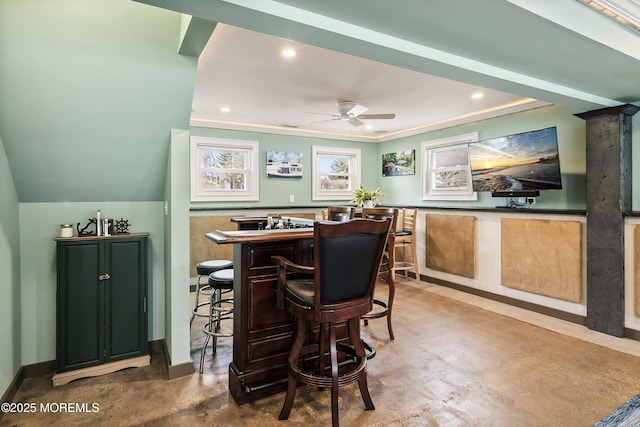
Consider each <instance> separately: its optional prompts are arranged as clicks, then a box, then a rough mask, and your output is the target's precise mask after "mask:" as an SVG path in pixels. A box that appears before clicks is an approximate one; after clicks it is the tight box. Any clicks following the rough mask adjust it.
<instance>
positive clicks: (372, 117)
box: [357, 113, 396, 120]
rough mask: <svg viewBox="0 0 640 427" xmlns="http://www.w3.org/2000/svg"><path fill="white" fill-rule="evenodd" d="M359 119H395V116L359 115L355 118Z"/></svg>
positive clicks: (389, 114)
mask: <svg viewBox="0 0 640 427" xmlns="http://www.w3.org/2000/svg"><path fill="white" fill-rule="evenodd" d="M357 117H358V118H359V119H363V120H369V119H395V118H396V115H395V114H394V113H388V114H360V115H358V116H357Z"/></svg>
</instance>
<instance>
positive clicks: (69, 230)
mask: <svg viewBox="0 0 640 427" xmlns="http://www.w3.org/2000/svg"><path fill="white" fill-rule="evenodd" d="M60 237H73V224H62V225H61V226H60Z"/></svg>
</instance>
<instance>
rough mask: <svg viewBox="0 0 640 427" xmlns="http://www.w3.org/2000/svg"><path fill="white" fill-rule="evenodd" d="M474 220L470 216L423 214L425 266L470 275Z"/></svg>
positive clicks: (472, 256) (471, 269)
mask: <svg viewBox="0 0 640 427" xmlns="http://www.w3.org/2000/svg"><path fill="white" fill-rule="evenodd" d="M475 221H476V219H475V217H473V216H466V215H438V214H426V215H425V229H426V230H425V233H426V236H425V237H426V238H425V242H426V243H425V252H426V258H427V268H431V269H433V270H438V271H443V272H445V273H451V274H455V275H458V276H463V277H469V278H473V277H474V275H475Z"/></svg>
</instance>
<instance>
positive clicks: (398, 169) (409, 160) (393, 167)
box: [382, 150, 416, 176]
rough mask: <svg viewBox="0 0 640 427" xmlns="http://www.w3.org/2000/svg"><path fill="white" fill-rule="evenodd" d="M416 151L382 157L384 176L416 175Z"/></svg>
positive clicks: (398, 152) (399, 152) (400, 152)
mask: <svg viewBox="0 0 640 427" xmlns="http://www.w3.org/2000/svg"><path fill="white" fill-rule="evenodd" d="M415 173H416V150H405V151H396V152H395V153H389V154H383V155H382V176H398V175H415Z"/></svg>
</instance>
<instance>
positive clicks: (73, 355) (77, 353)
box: [56, 240, 104, 372]
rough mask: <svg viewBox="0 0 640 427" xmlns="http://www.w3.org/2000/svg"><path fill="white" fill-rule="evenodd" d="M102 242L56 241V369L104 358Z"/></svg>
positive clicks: (84, 365) (92, 363)
mask: <svg viewBox="0 0 640 427" xmlns="http://www.w3.org/2000/svg"><path fill="white" fill-rule="evenodd" d="M102 247H103V246H102V242H101V241H98V240H86V241H74V242H58V244H57V251H58V289H57V320H58V328H57V337H56V340H57V346H56V348H57V370H58V372H63V371H68V370H72V369H80V368H86V367H89V366H93V365H98V364H100V363H102V361H103V358H104V340H103V336H104V304H103V301H104V289H103V284H102V282H101V281H100V280H99V279H98V276H100V275H101V274H104V263H103V259H104V258H103V255H102V252H103V251H102Z"/></svg>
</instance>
